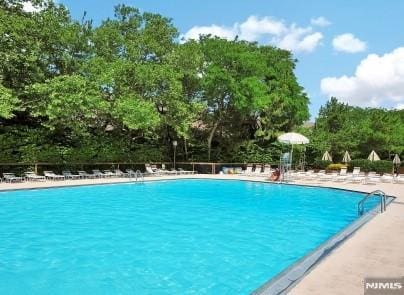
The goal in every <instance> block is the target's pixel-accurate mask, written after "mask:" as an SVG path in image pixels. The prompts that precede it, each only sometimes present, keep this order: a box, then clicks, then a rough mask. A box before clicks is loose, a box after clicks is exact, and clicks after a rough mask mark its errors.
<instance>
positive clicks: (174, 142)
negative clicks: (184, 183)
mask: <svg viewBox="0 0 404 295" xmlns="http://www.w3.org/2000/svg"><path fill="white" fill-rule="evenodd" d="M177 145H178V142H177V141H176V140H173V148H174V169H175V152H176V151H177Z"/></svg>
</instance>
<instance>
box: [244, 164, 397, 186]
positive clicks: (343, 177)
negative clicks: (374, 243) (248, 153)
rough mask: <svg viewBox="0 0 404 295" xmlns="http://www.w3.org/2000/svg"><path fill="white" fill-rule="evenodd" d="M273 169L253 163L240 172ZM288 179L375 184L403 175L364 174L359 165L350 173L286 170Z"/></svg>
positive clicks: (261, 172)
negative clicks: (254, 165)
mask: <svg viewBox="0 0 404 295" xmlns="http://www.w3.org/2000/svg"><path fill="white" fill-rule="evenodd" d="M273 171H274V170H272V169H271V166H270V165H262V166H261V165H256V167H255V169H253V165H251V164H249V165H247V168H246V170H243V172H242V174H243V175H245V176H264V177H268V176H271V174H272V172H273ZM287 178H288V179H289V180H309V181H336V182H351V183H363V184H377V183H380V182H390V183H404V175H403V174H401V175H397V176H394V175H392V174H383V175H379V174H377V173H376V172H368V173H367V174H365V173H364V172H361V171H360V167H354V169H353V171H352V173H348V170H347V168H342V169H341V170H340V172H334V173H326V171H325V170H320V171H319V172H314V170H309V171H290V172H288V177H287Z"/></svg>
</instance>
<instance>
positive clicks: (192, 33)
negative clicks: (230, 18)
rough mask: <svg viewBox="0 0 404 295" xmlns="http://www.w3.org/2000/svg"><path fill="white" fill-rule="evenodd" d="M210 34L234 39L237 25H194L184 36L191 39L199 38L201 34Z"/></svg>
mask: <svg viewBox="0 0 404 295" xmlns="http://www.w3.org/2000/svg"><path fill="white" fill-rule="evenodd" d="M209 34H211V35H213V36H217V37H221V38H224V39H229V40H232V39H234V38H235V37H236V36H237V29H236V28H235V27H233V28H231V27H230V28H227V27H222V26H217V25H211V26H201V27H199V26H195V27H192V28H191V29H190V30H189V31H188V32H186V33H185V34H184V35H183V36H182V37H183V38H184V39H186V40H189V39H194V40H197V39H198V38H199V36H200V35H209Z"/></svg>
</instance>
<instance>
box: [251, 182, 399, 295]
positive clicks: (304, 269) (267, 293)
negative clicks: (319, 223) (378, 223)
mask: <svg viewBox="0 0 404 295" xmlns="http://www.w3.org/2000/svg"><path fill="white" fill-rule="evenodd" d="M350 191H352V190H350ZM386 198H387V200H386V206H388V205H390V204H391V203H392V202H393V201H394V200H395V199H396V197H394V196H386ZM378 214H380V207H379V206H376V207H375V208H373V209H372V210H370V211H368V212H366V213H365V214H363V215H362V216H361V217H360V218H358V219H356V220H355V221H353V222H352V223H351V224H349V225H348V226H347V227H345V228H344V229H342V230H341V231H339V232H338V233H336V234H335V235H333V236H332V237H331V238H329V239H328V240H326V241H325V242H323V243H321V244H320V245H319V246H317V247H316V248H315V249H314V250H312V251H310V252H309V253H308V254H306V255H305V256H303V257H302V258H300V259H299V260H297V261H296V262H294V263H293V264H292V265H290V266H289V267H287V268H286V269H284V270H283V271H282V272H280V273H278V274H277V275H276V276H275V277H273V278H271V279H270V280H268V281H267V282H265V283H264V284H262V285H261V286H260V287H258V288H257V289H256V290H254V291H253V292H252V293H251V294H254V295H258V294H259V295H261V294H264V295H274V294H277V295H278V294H287V293H288V292H289V291H291V289H293V288H294V287H295V286H296V285H297V284H298V283H299V282H300V281H301V280H302V279H303V278H304V277H305V276H306V275H307V274H309V273H310V272H311V271H312V270H313V269H314V268H315V267H316V266H317V265H318V264H319V263H320V262H321V261H322V260H324V259H325V258H326V257H328V256H329V255H331V254H332V252H333V251H334V250H335V249H337V248H338V247H339V246H341V245H342V244H343V243H344V242H345V241H346V240H347V239H349V238H350V237H351V236H352V235H354V234H355V232H356V231H357V230H359V229H360V228H361V227H362V226H364V225H365V224H366V223H368V222H369V221H370V220H372V219H373V218H374V217H375V216H377V215H378Z"/></svg>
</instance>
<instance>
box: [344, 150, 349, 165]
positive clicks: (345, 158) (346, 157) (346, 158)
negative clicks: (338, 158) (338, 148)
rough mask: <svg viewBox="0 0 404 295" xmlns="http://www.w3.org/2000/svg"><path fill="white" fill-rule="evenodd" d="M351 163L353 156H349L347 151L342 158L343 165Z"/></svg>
mask: <svg viewBox="0 0 404 295" xmlns="http://www.w3.org/2000/svg"><path fill="white" fill-rule="evenodd" d="M348 162H351V156H350V155H349V153H348V151H345V154H344V157H343V158H342V163H345V164H348Z"/></svg>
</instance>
